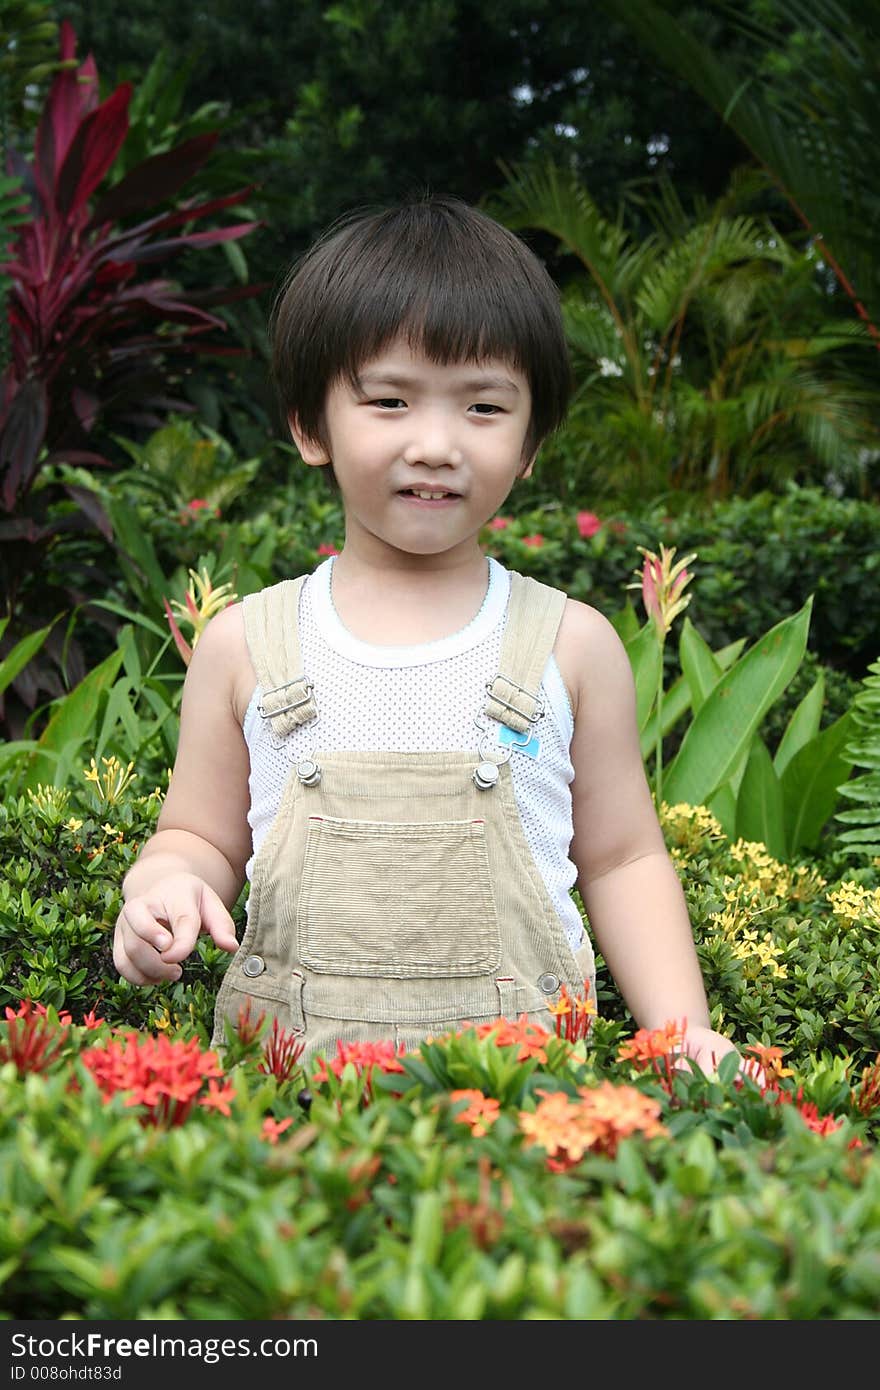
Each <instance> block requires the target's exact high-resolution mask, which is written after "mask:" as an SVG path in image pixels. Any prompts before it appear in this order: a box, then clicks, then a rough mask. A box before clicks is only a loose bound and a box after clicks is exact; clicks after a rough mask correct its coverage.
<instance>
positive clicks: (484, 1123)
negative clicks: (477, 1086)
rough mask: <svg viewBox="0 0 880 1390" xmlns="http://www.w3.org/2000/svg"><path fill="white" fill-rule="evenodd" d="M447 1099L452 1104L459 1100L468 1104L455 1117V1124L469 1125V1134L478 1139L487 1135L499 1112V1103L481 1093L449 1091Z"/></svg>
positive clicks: (474, 1091)
mask: <svg viewBox="0 0 880 1390" xmlns="http://www.w3.org/2000/svg"><path fill="white" fill-rule="evenodd" d="M449 1099H450V1100H451V1101H452V1102H453V1103H454V1102H455V1101H459V1100H466V1101H467V1102H468V1104H467V1106H466V1108H465V1109H464V1110H461V1111H459V1113H458V1114H457V1115H456V1117H455V1119H456V1123H457V1124H460V1125H470V1127H471V1134H473V1135H474V1136H475V1137H476V1138H478V1139H479V1138H481V1137H482V1136H483V1135H484V1134H488V1132H489V1129H490V1128H491V1126H492V1125H493V1124H494V1123H495V1121H496V1120H497V1119H498V1115H499V1112H500V1110H501V1102H500V1101H498V1100H494V1099H493V1098H492V1097H491V1096H485V1095H483V1092H482V1091H477V1090H464V1091H451V1092H450V1094H449Z"/></svg>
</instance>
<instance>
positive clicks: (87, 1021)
mask: <svg viewBox="0 0 880 1390" xmlns="http://www.w3.org/2000/svg"><path fill="white" fill-rule="evenodd" d="M106 1022H107V1020H106V1019H105V1018H98V1017H97V1016H96V1014H95V1011H94V1009H89V1011H88V1013H87V1014H85V1015H84V1017H83V1027H84V1028H88V1029H90V1030H91V1029H94V1028H102V1027H103V1026H104V1024H105V1023H106Z"/></svg>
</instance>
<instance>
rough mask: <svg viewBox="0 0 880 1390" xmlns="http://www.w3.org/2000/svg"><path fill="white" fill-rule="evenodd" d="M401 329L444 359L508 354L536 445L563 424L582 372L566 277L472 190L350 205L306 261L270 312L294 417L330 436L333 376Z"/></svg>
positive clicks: (278, 374) (279, 385)
mask: <svg viewBox="0 0 880 1390" xmlns="http://www.w3.org/2000/svg"><path fill="white" fill-rule="evenodd" d="M400 336H402V337H403V338H404V339H405V340H406V341H407V343H408V344H409V346H410V347H411V348H413V349H414V350H418V351H422V352H424V353H425V355H426V356H427V357H429V358H430V359H432V360H433V361H435V362H440V363H444V364H445V363H448V362H459V361H475V362H476V361H480V360H483V359H485V358H488V357H496V358H500V359H502V360H504V361H508V362H510V363H511V364H512V365H513V366H514V367H515V368H517V369H518V370H519V371H521V372H522V373H523V375H524V376H525V377H526V380H527V381H528V383H529V388H530V390H531V396H532V414H531V420H530V423H529V430H528V435H527V438H526V441H525V448H524V455H525V456H531V454H533V453H534V452H535V450H536V449H537V448H538V445H539V444H540V443H541V441H542V440H543V439H545V438H546V437H547V435H549V434H550V433H551V432H552V431H553V430H555V429H557V428H558V427H559V425H561V423H562V421H563V419H564V417H565V412H566V409H567V407H568V402H569V398H570V395H571V389H572V381H571V366H570V363H569V357H568V349H567V345H566V341H565V334H564V330H563V326H562V316H561V313H560V307H559V295H558V291H557V289H556V286H555V284H554V282H553V280H552V279H551V278H550V275H549V274H548V272H547V270H546V269H545V268H544V266H543V265H542V263H541V261H540V260H539V259H538V257H537V256H536V255H535V254H534V252H533V251H532V250H531V249H530V248H529V247H528V246H527V245H526V244H525V242H524V241H523V240H522V239H521V238H520V237H518V236H516V235H515V234H514V233H513V232H511V231H509V230H508V229H507V228H506V227H503V226H502V225H501V224H500V223H498V222H496V221H495V220H494V219H493V218H491V217H489V216H487V215H486V214H485V213H483V212H480V211H479V210H478V209H477V208H475V207H472V206H471V205H469V204H468V203H465V202H463V201H461V200H460V199H457V198H449V197H440V196H433V195H430V196H425V197H422V198H419V199H413V200H411V201H408V202H404V203H400V204H399V205H397V206H396V207H391V208H384V209H379V210H378V211H376V210H366V211H363V210H362V211H358V212H355V213H352V214H349V215H348V216H347V217H345V218H343V219H341V220H340V221H338V222H336V223H334V224H333V225H332V226H331V227H330V228H329V229H328V230H327V231H326V232H325V233H324V234H323V236H321V237H319V239H318V240H317V241H316V242H315V243H314V245H313V246H312V247H311V249H310V250H309V251H307V252H306V254H305V255H304V256H303V257H302V258H301V260H299V261H298V262H296V263H295V264H294V266H293V267H292V269H291V270H290V272H289V274H288V276H287V278H286V280H285V282H284V284H283V285H282V288H281V290H280V291H279V293H278V296H277V298H276V300H275V304H274V307H273V310H272V315H271V319H270V337H271V344H272V373H273V377H274V380H275V386H276V389H277V391H278V397H279V402H280V405H281V409H282V412H283V415H284V417H285V418H288V417H289V416H291V415H294V416H296V418H297V421H298V424H299V428H300V429H301V430H302V432H303V434H304V435H306V436H307V437H308V438H310V439H313V440H315V441H317V442H320V443H324V444H325V443H326V440H325V439H324V437H323V412H324V402H325V399H326V395H327V391H328V389H329V388H330V386H332V385H333V383H334V382H335V381H337V380H338V379H339V378H340V377H343V376H345V377H348V378H349V379H350V380H352V381H355V380H356V378H357V373H358V371H359V370H360V369H361V367H363V365H364V364H365V363H366V362H367V361H369V360H371V359H372V358H373V357H376V356H378V355H379V354H380V353H381V352H382V351H383V350H384V349H385V348H386V347H387V346H388V344H389V343H390V342H392V341H393V340H394V339H395V338H397V337H400Z"/></svg>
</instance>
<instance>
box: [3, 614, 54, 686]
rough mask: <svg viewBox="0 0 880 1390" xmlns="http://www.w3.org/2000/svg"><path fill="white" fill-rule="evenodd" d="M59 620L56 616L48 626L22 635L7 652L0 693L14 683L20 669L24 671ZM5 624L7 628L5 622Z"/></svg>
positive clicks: (4, 659)
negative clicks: (24, 635)
mask: <svg viewBox="0 0 880 1390" xmlns="http://www.w3.org/2000/svg"><path fill="white" fill-rule="evenodd" d="M57 621H58V619H57V618H54V619H53V621H52V622H51V623H48V624H47V625H46V627H41V628H38V629H37V631H36V632H29V633H28V634H27V636H26V637H22V639H21V641H20V642H16V644H15V646H14V647H13V648H12V649H11V650H10V651H8V652H7V653H6V656H5V657H4V658H3V660H2V661H0V693H2V692H3V691H4V690H5V689H6V687H7V686H8V685H11V684H12V682H13V681H14V680H15V677H16V676H17V675H18V673H19V671H23V670H24V668H25V666H27V664H28V662H29V661H30V659H31V657H33V656H35V655H36V653H37V652H38V651H39V650H40V648H41V647H42V645H43V643H44V642H45V640H46V638H47V637H48V636H49V633H50V632H51V631H52V628H53V627H54V626H55V623H56V622H57ZM3 626H4V628H5V626H6V623H5V622H4V624H3ZM0 635H2V632H0Z"/></svg>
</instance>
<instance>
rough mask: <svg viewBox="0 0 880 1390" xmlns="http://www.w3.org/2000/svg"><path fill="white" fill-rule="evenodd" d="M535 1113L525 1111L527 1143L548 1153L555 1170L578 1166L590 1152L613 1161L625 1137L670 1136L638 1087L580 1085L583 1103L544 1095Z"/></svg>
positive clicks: (654, 1106) (560, 1095) (523, 1121)
mask: <svg viewBox="0 0 880 1390" xmlns="http://www.w3.org/2000/svg"><path fill="white" fill-rule="evenodd" d="M538 1095H539V1096H541V1098H542V1099H541V1100H540V1101H539V1103H538V1105H537V1107H536V1109H535V1110H534V1111H527V1110H522V1111H520V1114H519V1123H520V1129H521V1130H522V1132H523V1133H524V1134H525V1136H526V1142H527V1143H532V1144H540V1145H541V1146H542V1148H545V1149H546V1150H547V1162H548V1166H549V1167H551V1168H553V1170H554V1171H555V1172H561V1171H563V1170H564V1169H566V1168H571V1167H573V1166H574V1165H575V1164H576V1163H579V1162H580V1160H581V1159H582V1158H583V1156H584V1154H585V1153H586V1152H587V1150H588V1149H589V1150H592V1151H593V1152H594V1153H604V1154H608V1155H609V1156H610V1157H612V1158H613V1157H614V1155H615V1154H616V1152H617V1146H618V1143H619V1142H620V1140H621V1139H624V1138H627V1137H628V1136H629V1135H631V1134H636V1133H641V1134H644V1136H645V1137H646V1138H647V1139H653V1138H655V1137H657V1136H663V1135H666V1134H667V1130H666V1129H665V1127H664V1126H663V1125H662V1124H661V1123H660V1121H659V1119H658V1116H659V1114H660V1105H659V1103H658V1102H657V1101H655V1100H652V1099H651V1098H650V1097H649V1096H645V1095H642V1093H641V1091H638V1090H636V1088H635V1087H634V1086H626V1085H622V1086H615V1085H614V1084H613V1083H612V1082H610V1081H603V1082H601V1083H600V1084H599V1085H598V1086H579V1087H578V1095H579V1097H580V1099H579V1100H575V1099H574V1098H573V1097H571V1096H568V1095H566V1094H565V1093H564V1092H562V1091H555V1092H547V1091H539V1092H538Z"/></svg>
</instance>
